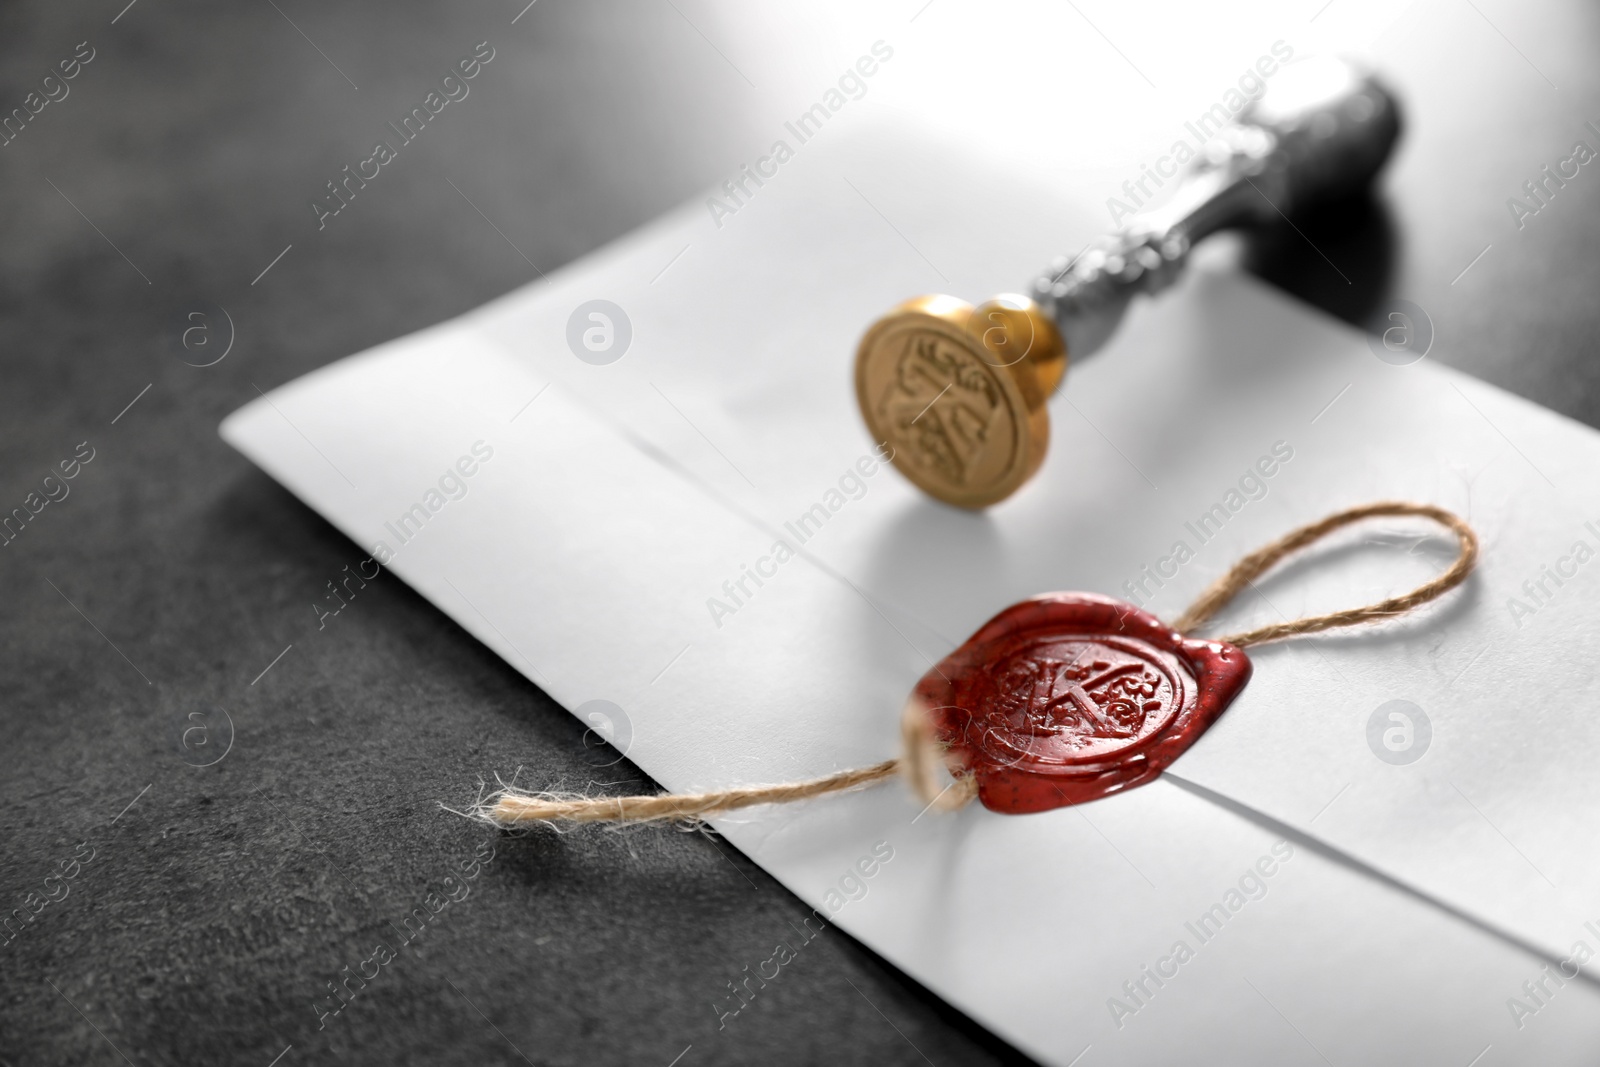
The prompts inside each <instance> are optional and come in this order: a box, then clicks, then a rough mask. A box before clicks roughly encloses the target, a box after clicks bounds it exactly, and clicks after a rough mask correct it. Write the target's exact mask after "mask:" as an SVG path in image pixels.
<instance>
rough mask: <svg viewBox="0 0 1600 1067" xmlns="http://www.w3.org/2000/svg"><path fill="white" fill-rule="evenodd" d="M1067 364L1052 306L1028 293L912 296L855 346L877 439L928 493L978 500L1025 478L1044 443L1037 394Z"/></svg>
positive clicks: (865, 411) (980, 503)
mask: <svg viewBox="0 0 1600 1067" xmlns="http://www.w3.org/2000/svg"><path fill="white" fill-rule="evenodd" d="M1066 368H1067V348H1066V344H1065V343H1064V342H1063V341H1062V339H1061V334H1060V332H1059V331H1058V330H1057V329H1056V325H1055V323H1054V322H1052V321H1051V320H1050V318H1049V316H1047V315H1045V314H1044V313H1043V312H1042V311H1040V310H1039V308H1038V306H1037V305H1036V304H1034V302H1033V301H1031V300H1029V299H1028V298H1027V297H1024V296H1016V295H1014V294H1009V293H1008V294H1004V295H1001V296H997V297H995V298H994V299H993V300H990V301H987V302H985V303H983V304H980V305H978V306H977V307H973V306H972V305H971V304H968V303H966V302H965V301H963V300H958V299H956V298H955V297H953V296H920V297H917V298H916V299H914V300H908V301H906V302H905V303H904V304H901V305H900V306H899V307H897V308H895V309H894V310H893V311H891V312H889V313H888V314H887V315H885V316H883V317H882V318H881V319H879V320H878V321H877V322H875V323H873V324H872V327H871V328H870V329H869V330H867V332H866V334H865V336H863V337H862V338H861V345H860V347H859V348H857V349H856V400H857V401H858V402H859V403H860V405H861V415H862V418H864V419H866V421H867V428H868V429H869V430H870V431H871V432H872V436H873V438H874V439H875V440H877V441H881V442H884V443H886V444H887V445H888V446H889V447H890V448H891V449H892V450H893V451H892V453H891V455H892V457H893V461H894V465H895V466H896V467H899V468H900V471H901V473H903V474H904V475H905V476H906V477H907V478H910V479H911V480H912V481H913V482H914V483H916V485H917V487H918V488H920V489H922V490H923V491H924V492H926V493H928V494H930V495H932V496H935V497H937V498H938V499H940V500H943V501H944V502H945V503H947V504H954V505H956V506H957V507H963V508H984V507H988V506H989V505H990V504H994V503H997V502H998V501H1001V500H1004V499H1005V498H1006V497H1008V496H1010V495H1011V494H1012V493H1014V492H1016V490H1017V489H1018V488H1019V487H1021V485H1022V484H1023V483H1024V482H1026V481H1027V480H1028V479H1029V478H1031V477H1032V476H1033V472H1034V471H1036V470H1038V469H1039V464H1040V463H1042V462H1044V454H1045V450H1046V449H1047V448H1048V447H1049V444H1050V415H1049V412H1048V411H1047V410H1046V408H1045V402H1046V400H1048V399H1049V397H1050V394H1051V393H1052V392H1053V391H1054V390H1055V387H1056V385H1057V384H1059V383H1060V381H1061V377H1062V375H1063V374H1064V373H1065V372H1066Z"/></svg>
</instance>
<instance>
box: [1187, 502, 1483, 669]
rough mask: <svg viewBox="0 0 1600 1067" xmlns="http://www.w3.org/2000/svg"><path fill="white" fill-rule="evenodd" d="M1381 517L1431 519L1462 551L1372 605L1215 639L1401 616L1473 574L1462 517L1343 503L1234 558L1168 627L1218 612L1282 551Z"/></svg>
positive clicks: (1190, 625) (1249, 638)
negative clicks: (1427, 577) (1433, 574)
mask: <svg viewBox="0 0 1600 1067" xmlns="http://www.w3.org/2000/svg"><path fill="white" fill-rule="evenodd" d="M1386 516H1418V517H1421V518H1425V519H1432V520H1433V521H1434V522H1436V523H1438V524H1439V525H1440V526H1443V527H1445V528H1447V529H1449V530H1450V531H1451V532H1452V533H1454V534H1455V535H1456V539H1457V541H1458V542H1459V543H1460V546H1461V550H1460V552H1459V553H1458V554H1457V556H1456V560H1455V562H1454V563H1452V564H1451V565H1450V569H1449V570H1447V571H1445V572H1444V573H1443V574H1441V575H1439V577H1437V578H1434V579H1433V580H1432V581H1429V582H1424V583H1423V584H1422V585H1419V586H1417V588H1415V589H1413V590H1412V591H1411V592H1409V593H1406V594H1403V595H1401V596H1392V597H1389V598H1388V599H1386V600H1380V601H1378V602H1377V603H1376V604H1369V605H1367V606H1366V607H1362V608H1346V609H1345V610H1343V611H1333V612H1329V613H1328V614H1326V615H1310V616H1307V617H1306V618H1303V619H1296V620H1294V621H1292V622H1276V623H1270V624H1268V625H1266V626H1258V627H1256V628H1255V629H1254V630H1245V631H1244V632H1242V633H1237V634H1229V635H1228V636H1226V637H1219V638H1217V640H1219V641H1223V642H1226V643H1227V644H1230V645H1236V646H1238V647H1239V648H1245V647H1247V646H1249V645H1259V644H1263V643H1264V642H1267V641H1277V640H1280V639H1282V638H1285V637H1295V636H1297V635H1300V634H1314V633H1318V632H1320V631H1322V630H1332V629H1335V628H1336V627H1340V626H1356V625H1359V624H1361V623H1366V622H1378V621H1381V620H1383V619H1387V618H1391V617H1393V616H1395V615H1403V614H1405V613H1406V612H1408V611H1410V610H1412V609H1413V608H1416V607H1420V606H1421V605H1423V604H1426V603H1427V602H1428V601H1430V600H1433V599H1435V598H1437V597H1440V596H1443V595H1444V594H1445V593H1448V592H1449V591H1450V590H1452V589H1454V588H1455V587H1456V586H1458V585H1460V584H1461V583H1462V582H1464V581H1466V578H1467V575H1468V574H1471V573H1472V568H1473V566H1474V565H1475V564H1476V563H1477V561H1478V535H1477V534H1476V533H1474V532H1473V529H1472V527H1471V526H1468V525H1467V523H1466V520H1464V519H1462V518H1461V517H1460V516H1459V515H1457V514H1455V513H1454V512H1452V511H1446V510H1445V509H1444V508H1441V507H1435V506H1434V505H1432V504H1412V503H1408V502H1406V501H1403V500H1382V501H1379V502H1377V503H1374V504H1362V505H1361V506H1360V507H1354V508H1347V509H1346V510H1344V511H1339V512H1335V513H1334V514H1332V515H1329V516H1328V517H1327V518H1325V519H1322V520H1320V521H1318V522H1313V523H1311V524H1309V525H1307V526H1302V527H1300V528H1299V529H1298V530H1293V531H1291V532H1290V533H1287V534H1285V535H1284V536H1283V537H1280V538H1278V539H1277V540H1276V541H1273V542H1272V543H1271V544H1269V545H1266V546H1264V547H1262V548H1258V549H1256V551H1254V552H1252V553H1250V554H1249V555H1248V556H1246V557H1244V559H1241V560H1240V561H1239V562H1238V563H1235V564H1234V565H1233V567H1232V568H1231V569H1230V570H1229V571H1228V573H1227V574H1224V575H1223V576H1222V577H1221V578H1218V579H1217V580H1216V581H1215V582H1213V583H1212V585H1211V587H1210V588H1209V589H1207V590H1206V591H1205V592H1204V593H1201V594H1200V598H1199V599H1198V600H1196V601H1195V602H1194V603H1193V604H1191V605H1189V610H1188V611H1185V612H1184V613H1183V615H1182V616H1181V617H1180V618H1179V619H1178V620H1177V621H1176V622H1174V623H1173V624H1172V628H1173V629H1174V630H1177V631H1178V632H1179V633H1182V634H1187V633H1189V632H1191V631H1193V630H1195V629H1198V628H1199V627H1200V626H1203V625H1204V624H1205V623H1206V622H1207V620H1209V619H1210V618H1211V617H1212V616H1213V615H1215V614H1216V613H1217V612H1219V611H1221V610H1222V609H1223V607H1225V606H1226V605H1227V603H1228V602H1229V601H1230V600H1232V599H1233V598H1234V597H1235V596H1237V595H1238V594H1239V592H1240V591H1241V590H1242V589H1244V587H1245V586H1247V585H1249V584H1251V583H1252V582H1254V581H1255V580H1256V579H1257V578H1259V577H1261V576H1262V575H1263V574H1265V573H1266V572H1267V571H1269V570H1271V569H1272V568H1273V567H1274V566H1276V565H1277V564H1278V563H1279V562H1280V561H1281V560H1283V559H1284V558H1285V557H1286V556H1289V555H1292V554H1293V553H1295V552H1298V551H1299V550H1300V549H1302V548H1306V547H1307V546H1309V545H1311V544H1313V543H1315V542H1317V541H1320V540H1322V539H1323V538H1324V537H1327V536H1328V535H1329V534H1331V533H1333V532H1334V531H1335V530H1338V529H1341V528H1343V527H1345V526H1349V525H1350V524H1351V523H1356V522H1360V521H1362V520H1363V519H1374V518H1381V517H1386Z"/></svg>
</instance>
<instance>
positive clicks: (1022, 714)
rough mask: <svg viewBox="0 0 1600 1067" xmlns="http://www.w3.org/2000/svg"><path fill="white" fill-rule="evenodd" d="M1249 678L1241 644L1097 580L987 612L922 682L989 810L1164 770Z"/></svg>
mask: <svg viewBox="0 0 1600 1067" xmlns="http://www.w3.org/2000/svg"><path fill="white" fill-rule="evenodd" d="M1249 680H1250V660H1249V659H1248V658H1247V657H1246V656H1245V654H1244V650H1243V649H1240V648H1236V647H1235V646H1233V645H1229V644H1223V643H1221V642H1218V641H1196V640H1191V639H1190V638H1187V637H1184V636H1183V635H1182V634H1180V633H1178V632H1177V631H1175V630H1173V629H1171V628H1170V627H1168V626H1167V625H1166V624H1165V623H1163V622H1162V621H1161V620H1160V619H1158V618H1156V617H1155V616H1154V615H1151V614H1150V613H1149V612H1147V611H1140V610H1139V609H1138V608H1136V607H1134V606H1133V605H1132V604H1125V603H1123V602H1121V601H1118V600H1112V599H1111V598H1110V597H1103V596H1096V595H1095V594H1093V593H1046V594H1044V595H1043V596H1036V597H1032V598H1031V599H1028V600H1024V601H1023V602H1022V603H1020V604H1013V605H1012V606H1011V607H1009V608H1007V609H1006V610H1004V611H1002V612H1001V613H1000V614H998V615H996V616H995V617H994V618H992V619H990V620H989V621H988V622H987V623H986V624H984V626H983V628H982V629H980V630H979V631H978V632H977V633H975V634H973V635H972V636H971V637H970V638H968V639H967V642H966V644H964V645H962V646H961V647H960V648H958V649H956V650H955V651H954V652H952V653H951V654H950V655H949V656H946V657H945V659H944V660H943V661H942V662H940V663H939V665H938V666H937V667H935V668H934V669H933V670H932V671H930V672H929V673H928V674H926V675H924V676H923V678H922V681H920V682H918V683H917V688H916V693H915V695H916V697H917V698H918V699H919V700H920V701H921V702H922V704H923V705H924V706H925V707H926V709H927V711H928V715H929V718H930V720H931V721H932V723H933V727H934V733H935V736H937V737H938V738H939V740H940V741H942V742H943V743H945V744H946V745H948V746H949V747H950V753H951V756H952V757H953V759H954V760H955V761H957V762H959V763H960V764H961V765H962V766H963V767H964V768H965V770H967V771H968V772H970V773H972V774H974V775H976V776H977V780H978V798H979V799H980V800H982V801H983V805H984V807H986V808H988V809H990V810H991V811H999V812H1005V813H1007V814H1022V813H1025V812H1033V811H1048V810H1050V809H1052V808H1059V807H1064V806H1066V805H1068V804H1081V803H1083V802H1085V801H1089V800H1098V799H1100V798H1101V797H1104V796H1109V795H1110V794H1112V793H1116V792H1119V791H1121V790H1124V789H1128V788H1131V787H1133V786H1138V785H1143V784H1144V783H1145V782H1148V781H1150V780H1151V779H1152V778H1154V777H1156V775H1158V774H1160V773H1161V771H1162V770H1163V769H1165V768H1166V767H1167V766H1168V765H1169V764H1171V763H1172V761H1173V760H1175V759H1177V758H1178V757H1179V756H1180V755H1182V754H1183V753H1184V752H1185V751H1186V750H1187V749H1188V748H1189V746H1190V745H1192V744H1194V743H1195V741H1197V740H1199V738H1200V735H1201V734H1203V733H1205V731H1206V728H1207V727H1209V726H1210V725H1211V724H1212V723H1213V722H1215V721H1216V719H1217V717H1218V716H1220V715H1221V714H1222V712H1223V711H1224V710H1225V709H1226V708H1227V706H1228V705H1229V704H1231V703H1232V702H1233V698H1234V697H1236V696H1238V695H1239V691H1240V690H1241V689H1243V688H1244V685H1245V683H1246V682H1248V681H1249Z"/></svg>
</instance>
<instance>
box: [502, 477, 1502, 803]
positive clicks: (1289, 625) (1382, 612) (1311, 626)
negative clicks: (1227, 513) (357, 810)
mask: <svg viewBox="0 0 1600 1067" xmlns="http://www.w3.org/2000/svg"><path fill="white" fill-rule="evenodd" d="M1393 516H1416V517H1420V518H1425V519H1431V520H1433V521H1434V522H1436V523H1438V524H1439V525H1441V526H1444V527H1446V528H1447V529H1449V530H1450V531H1451V532H1453V533H1454V534H1455V535H1456V539H1457V541H1458V543H1459V551H1458V553H1457V555H1456V559H1455V562H1454V563H1452V564H1451V565H1450V567H1449V569H1448V570H1446V571H1445V572H1444V573H1443V574H1441V575H1439V576H1438V577H1437V578H1434V579H1433V580H1432V581H1429V582H1425V583H1423V584H1422V585H1419V586H1418V587H1417V588H1415V589H1413V590H1412V591H1411V592H1409V593H1405V594H1403V595H1401V596H1394V597H1389V598H1388V599H1386V600H1380V601H1378V602H1377V603H1376V604H1369V605H1367V606H1366V607H1360V608H1346V609H1345V610H1343V611H1333V612H1329V613H1328V614H1326V615H1311V616H1307V617H1306V618H1303V619H1295V620H1293V621H1291V622H1279V623H1271V624H1268V625H1266V626H1258V627H1256V628H1255V629H1253V630H1245V631H1243V632H1240V633H1236V634H1229V635H1228V636H1226V637H1219V638H1216V639H1215V640H1217V641H1221V642H1224V643H1226V644H1230V645H1234V646H1235V647H1238V648H1246V647H1248V646H1250V645H1259V644H1265V643H1266V642H1268V641H1280V640H1282V639H1284V638H1286V637H1299V636H1302V635H1305V634H1314V633H1319V632H1321V631H1323V630H1332V629H1336V628H1338V627H1344V626H1360V625H1364V624H1367V623H1374V622H1381V621H1383V620H1385V619H1390V618H1394V617H1396V616H1399V615H1404V614H1406V613H1407V612H1410V611H1413V610H1415V609H1416V608H1419V607H1421V606H1422V605H1423V604H1426V603H1428V602H1429V601H1430V600H1434V599H1436V598H1438V597H1440V596H1443V595H1444V594H1445V593H1447V592H1449V591H1450V590H1452V589H1454V588H1455V587H1456V586H1458V585H1460V584H1461V583H1462V582H1463V581H1465V580H1466V578H1467V575H1469V574H1470V573H1471V572H1472V568H1473V566H1474V565H1475V564H1476V563H1477V560H1478V536H1477V534H1476V533H1474V532H1473V529H1472V527H1471V526H1469V525H1467V523H1466V521H1465V520H1463V519H1462V518H1461V517H1460V516H1458V515H1456V514H1454V513H1453V512H1450V511H1446V510H1445V509H1444V508H1440V507H1435V506H1434V505H1432V504H1413V503H1408V502H1406V501H1380V502H1378V503H1373V504H1363V505H1361V506H1360V507H1354V508H1349V509H1347V510H1345V511H1339V512H1335V513H1334V514H1332V515H1329V516H1328V517H1327V518H1325V519H1322V520H1320V521H1319V522H1314V523H1311V524H1310V525H1307V526H1302V527H1300V528H1299V529H1298V530H1294V531H1292V532H1290V533H1288V534H1286V535H1285V536H1283V537H1280V538H1279V539H1278V540H1276V541H1273V542H1272V543H1271V544H1269V545H1266V546H1264V547H1262V548H1260V549H1257V550H1256V551H1255V552H1252V553H1251V554H1250V555H1248V556H1246V557H1244V558H1243V559H1241V560H1240V561H1239V562H1237V563H1235V564H1234V565H1233V567H1232V568H1230V569H1229V571H1228V572H1227V573H1226V574H1224V575H1223V576H1222V577H1221V578H1219V579H1217V580H1216V581H1215V582H1213V583H1212V585H1211V586H1210V588H1208V589H1207V590H1206V591H1205V592H1203V593H1201V594H1200V597H1199V599H1197V600H1196V601H1195V602H1194V603H1193V604H1191V605H1190V606H1189V609H1188V610H1187V611H1185V612H1184V613H1183V614H1182V615H1181V616H1179V617H1178V619H1177V621H1176V622H1174V623H1173V624H1172V628H1173V629H1174V630H1176V631H1178V632H1179V633H1182V634H1185V635H1188V634H1190V633H1191V632H1192V631H1194V630H1196V629H1198V628H1200V627H1201V626H1203V625H1205V623H1206V622H1208V621H1209V620H1210V619H1211V618H1212V617H1213V616H1214V615H1216V613H1217V612H1219V611H1221V610H1222V609H1223V608H1224V607H1225V606H1226V605H1227V604H1228V603H1229V601H1231V600H1233V598H1234V597H1236V596H1237V595H1238V594H1239V593H1240V592H1241V591H1242V590H1243V589H1244V588H1245V587H1246V586H1249V585H1251V584H1252V583H1253V582H1254V581H1255V580H1256V579H1257V578H1259V577H1261V575H1263V574H1265V573H1266V572H1267V571H1268V570H1270V569H1272V568H1273V567H1274V566H1276V565H1277V564H1278V563H1279V562H1280V561H1282V560H1283V559H1284V558H1285V557H1287V556H1289V555H1292V554H1293V553H1295V552H1298V551H1300V550H1301V549H1303V548H1306V547H1307V546H1309V545H1311V544H1313V543H1314V542H1316V541H1319V540H1321V539H1322V538H1324V537H1326V536H1328V535H1329V534H1331V533H1333V532H1334V531H1335V530H1338V529H1340V528H1342V527H1345V526H1349V525H1351V524H1352V523H1356V522H1361V521H1362V520H1364V519H1373V518H1382V517H1393ZM900 736H901V743H902V746H903V748H902V754H901V755H900V756H898V757H896V758H894V759H887V760H884V761H883V762H882V763H878V764H874V765H873V766H871V767H861V768H857V769H855V770H848V771H839V772H837V773H835V774H829V775H824V776H823V777H820V778H811V779H808V780H806V781H802V782H790V783H788V784H785V785H753V786H741V787H737V788H733V789H718V790H712V791H710V792H705V793H664V794H660V795H654V796H623V797H585V796H571V795H561V794H552V793H530V792H525V791H521V790H516V789H502V790H500V791H499V792H496V793H494V794H491V795H490V796H488V797H487V798H485V799H484V801H483V802H482V803H481V804H479V805H478V806H477V807H476V808H475V809H474V815H475V816H477V817H478V818H480V819H482V820H484V821H486V822H489V823H491V824H493V825H495V826H499V827H514V826H520V825H525V824H528V823H546V824H551V825H561V824H577V823H610V824H613V825H626V824H641V823H658V822H679V823H690V824H693V823H698V822H700V821H701V820H704V819H705V818H707V817H709V816H712V815H720V814H722V813H724V812H730V811H737V810H738V809H740V808H749V807H754V806H756V805H758V804H787V803H791V802H793V801H797V800H807V799H810V798H811V797H819V796H822V795H824V794H827V793H843V792H849V791H853V790H857V789H863V788H865V787H867V786H870V785H875V784H876V783H878V782H881V781H883V780H885V779H887V778H892V777H894V776H895V775H897V774H898V775H901V776H903V777H904V778H905V779H906V781H907V783H908V784H909V785H910V786H911V788H912V790H913V791H914V792H915V793H916V794H917V796H919V797H920V798H921V799H922V801H923V802H924V803H925V804H926V805H927V806H928V809H933V810H938V811H954V810H957V809H959V808H962V807H965V806H966V805H967V804H969V803H971V802H972V800H973V799H974V798H975V797H976V796H977V795H978V784H977V779H976V778H975V777H974V776H973V775H971V774H969V773H963V772H962V771H961V770H960V769H952V768H950V767H949V766H948V763H947V759H946V754H947V750H948V746H947V745H945V744H944V743H942V742H941V741H940V740H939V739H938V737H937V736H936V735H935V733H934V728H933V723H932V721H931V720H930V719H929V717H928V714H927V709H926V708H924V707H923V706H922V704H921V703H920V702H919V701H918V700H917V699H916V697H915V696H913V697H912V698H911V699H909V700H908V701H907V702H906V705H905V708H904V710H903V712H902V714H901V717H900ZM952 776H953V777H952ZM946 778H949V779H950V780H949V781H948V782H947V783H946V784H944V785H942V786H941V785H940V782H941V780H943V779H946Z"/></svg>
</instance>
